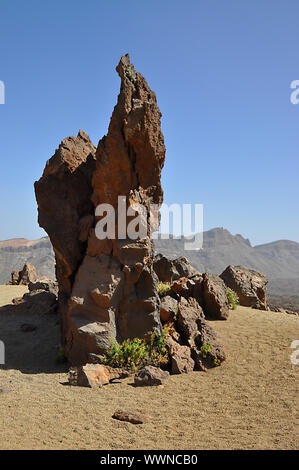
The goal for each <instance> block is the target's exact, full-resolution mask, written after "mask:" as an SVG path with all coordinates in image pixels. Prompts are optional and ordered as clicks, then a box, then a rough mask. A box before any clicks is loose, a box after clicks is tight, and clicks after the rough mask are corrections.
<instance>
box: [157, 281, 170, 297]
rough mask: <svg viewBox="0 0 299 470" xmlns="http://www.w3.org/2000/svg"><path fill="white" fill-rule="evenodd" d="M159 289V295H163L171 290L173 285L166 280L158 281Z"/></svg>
mask: <svg viewBox="0 0 299 470" xmlns="http://www.w3.org/2000/svg"><path fill="white" fill-rule="evenodd" d="M157 290H158V294H159V296H160V297H163V296H164V295H166V294H167V293H168V292H169V291H170V290H171V287H170V285H169V284H166V283H165V282H158V286H157Z"/></svg>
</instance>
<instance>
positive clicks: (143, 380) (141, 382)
mask: <svg viewBox="0 0 299 470" xmlns="http://www.w3.org/2000/svg"><path fill="white" fill-rule="evenodd" d="M168 377H169V372H167V371H166V370H161V369H159V367H154V366H146V367H143V368H142V369H140V371H139V372H138V373H137V374H136V375H135V377H134V384H135V385H136V386H137V387H143V386H149V387H153V386H159V385H163V383H164V382H165V380H166V379H168Z"/></svg>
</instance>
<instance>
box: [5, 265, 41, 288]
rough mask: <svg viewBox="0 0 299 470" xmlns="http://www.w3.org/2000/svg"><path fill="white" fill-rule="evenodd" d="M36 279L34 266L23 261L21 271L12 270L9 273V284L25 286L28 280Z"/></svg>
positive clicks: (33, 280)
mask: <svg viewBox="0 0 299 470" xmlns="http://www.w3.org/2000/svg"><path fill="white" fill-rule="evenodd" d="M36 279H37V274H36V270H35V267H34V266H33V265H32V264H30V263H25V264H24V266H23V269H21V271H19V272H18V271H13V272H12V273H11V281H10V284H12V285H24V286H27V285H28V284H29V283H30V282H35V281H36Z"/></svg>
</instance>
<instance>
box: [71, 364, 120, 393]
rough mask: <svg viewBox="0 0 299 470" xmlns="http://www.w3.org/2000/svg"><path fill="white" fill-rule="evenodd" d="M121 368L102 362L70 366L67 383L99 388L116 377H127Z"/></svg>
mask: <svg viewBox="0 0 299 470" xmlns="http://www.w3.org/2000/svg"><path fill="white" fill-rule="evenodd" d="M128 375H129V374H128V372H126V371H124V370H123V369H114V368H112V367H108V366H104V365H102V364H86V365H85V366H81V367H71V368H70V370H69V383H70V384H71V385H78V386H81V387H90V388H99V387H102V386H103V385H107V384H109V382H111V381H113V380H116V379H123V378H126V377H128Z"/></svg>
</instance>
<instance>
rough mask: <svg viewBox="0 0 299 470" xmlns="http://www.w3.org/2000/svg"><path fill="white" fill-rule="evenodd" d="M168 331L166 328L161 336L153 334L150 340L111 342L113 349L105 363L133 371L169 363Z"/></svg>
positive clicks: (136, 339)
mask: <svg viewBox="0 0 299 470" xmlns="http://www.w3.org/2000/svg"><path fill="white" fill-rule="evenodd" d="M167 334H168V329H167V328H164V329H163V331H162V333H161V335H159V334H158V333H157V332H156V331H154V332H153V334H152V335H151V337H150V338H149V340H147V341H146V340H144V339H140V338H134V339H126V340H125V341H123V342H122V343H121V344H117V343H116V342H115V341H113V340H112V341H111V347H110V349H109V351H108V352H107V353H106V356H105V360H104V363H105V364H106V365H109V366H111V367H119V368H124V369H128V370H132V371H136V370H139V369H141V368H142V367H144V366H147V365H154V366H159V365H161V364H166V363H167V362H168V351H167V344H166V336H167Z"/></svg>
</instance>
